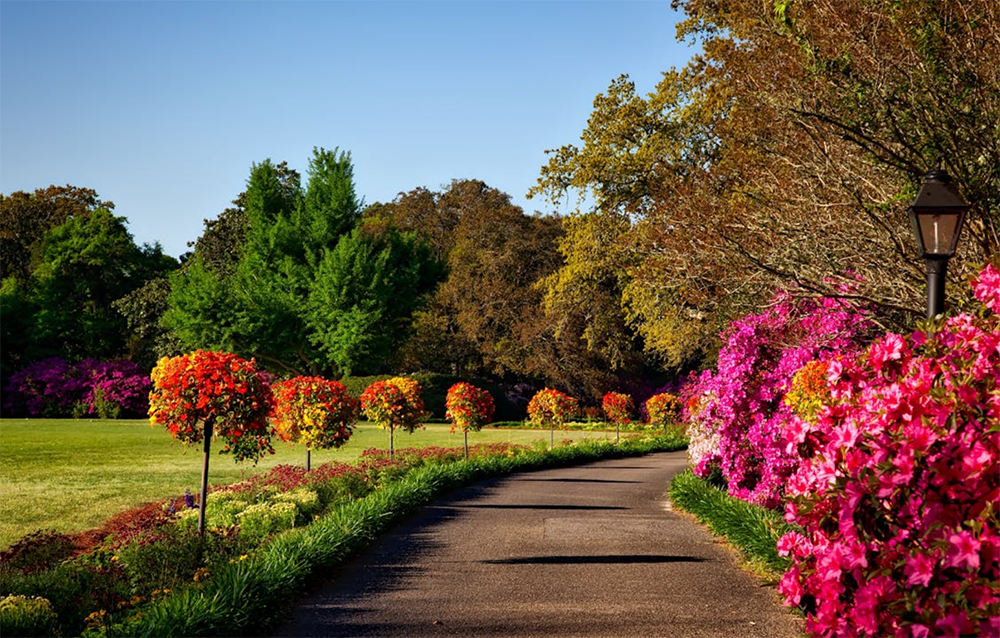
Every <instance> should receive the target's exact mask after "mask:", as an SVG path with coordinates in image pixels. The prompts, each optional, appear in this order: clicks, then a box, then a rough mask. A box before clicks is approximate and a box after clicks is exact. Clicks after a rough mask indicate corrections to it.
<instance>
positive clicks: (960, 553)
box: [945, 529, 980, 570]
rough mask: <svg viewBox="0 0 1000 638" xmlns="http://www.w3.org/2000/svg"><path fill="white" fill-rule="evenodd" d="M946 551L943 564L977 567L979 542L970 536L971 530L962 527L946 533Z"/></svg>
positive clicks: (968, 567)
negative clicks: (947, 546) (948, 545)
mask: <svg viewBox="0 0 1000 638" xmlns="http://www.w3.org/2000/svg"><path fill="white" fill-rule="evenodd" d="M948 543H949V544H950V547H949V548H948V553H947V554H946V555H945V565H947V566H948V567H958V568H960V569H961V568H965V569H970V570H971V569H979V548H980V543H979V541H978V540H976V538H974V537H973V536H972V532H970V531H969V530H966V529H963V530H962V531H960V532H957V533H952V534H949V535H948Z"/></svg>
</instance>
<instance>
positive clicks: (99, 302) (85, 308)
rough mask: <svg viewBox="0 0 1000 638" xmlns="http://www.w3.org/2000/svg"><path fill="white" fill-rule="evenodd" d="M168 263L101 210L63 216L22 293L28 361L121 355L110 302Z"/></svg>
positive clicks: (124, 337) (123, 336) (125, 336)
mask: <svg viewBox="0 0 1000 638" xmlns="http://www.w3.org/2000/svg"><path fill="white" fill-rule="evenodd" d="M176 265H177V262H176V260H175V259H173V258H172V257H169V256H166V255H164V254H163V251H162V250H161V248H160V246H159V245H152V246H150V245H144V246H137V245H136V244H135V242H134V241H133V239H132V235H131V234H130V233H129V232H128V230H127V228H126V227H125V218H124V217H115V216H114V215H113V214H112V213H111V212H110V211H108V210H107V209H102V208H99V209H97V210H94V211H91V212H90V213H89V214H88V215H87V216H85V217H83V216H73V217H70V218H69V219H68V220H67V221H65V222H64V223H62V224H60V225H58V226H56V227H55V228H53V229H52V230H50V231H49V232H48V233H46V234H45V236H44V237H43V239H42V242H41V247H40V253H39V258H38V265H37V266H36V267H35V269H34V272H33V273H32V278H31V280H30V282H29V286H28V288H27V289H26V290H25V298H26V300H27V302H28V304H29V307H30V310H29V312H30V315H31V319H30V321H29V324H30V330H29V334H28V335H27V336H28V343H27V344H25V348H26V349H27V351H28V352H27V354H28V356H29V358H39V357H42V356H62V357H65V358H68V359H77V358H87V357H94V358H112V357H118V356H122V355H124V354H127V348H126V344H127V343H128V340H129V332H128V328H127V325H126V322H125V320H124V318H123V317H122V315H121V314H119V313H118V312H117V311H116V310H115V309H114V307H113V304H114V302H116V301H117V300H119V299H121V298H122V297H125V296H126V295H128V294H129V293H131V292H132V291H133V290H135V289H136V288H139V287H140V286H141V285H143V283H144V282H146V281H147V280H150V279H154V278H157V277H161V276H163V275H164V274H165V273H167V272H169V271H171V270H172V269H174V268H175V267H176ZM21 311H22V312H24V311H25V308H22V309H21ZM5 314H6V312H5ZM5 319H6V317H5ZM7 345H8V344H5V346H7Z"/></svg>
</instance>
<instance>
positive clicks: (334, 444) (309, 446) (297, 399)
mask: <svg viewBox="0 0 1000 638" xmlns="http://www.w3.org/2000/svg"><path fill="white" fill-rule="evenodd" d="M273 390H274V400H275V406H274V413H273V414H272V415H271V417H272V421H273V423H274V429H275V431H276V432H277V433H278V436H280V437H281V438H282V439H283V440H285V441H289V442H292V443H303V444H305V446H306V470H307V471H308V470H310V469H312V467H311V466H312V450H313V449H314V448H315V449H321V450H326V449H330V448H338V447H340V446H341V445H343V444H345V443H347V440H348V439H350V438H351V434H352V433H353V431H354V430H353V426H354V423H355V422H357V420H358V401H357V399H355V398H354V397H352V396H351V395H350V394H348V393H347V388H345V387H344V384H342V383H340V382H338V381H327V380H326V379H323V378H322V377H293V378H291V379H288V380H287V381H281V382H279V383H276V384H274V386H273Z"/></svg>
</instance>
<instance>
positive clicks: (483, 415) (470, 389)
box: [444, 382, 496, 458]
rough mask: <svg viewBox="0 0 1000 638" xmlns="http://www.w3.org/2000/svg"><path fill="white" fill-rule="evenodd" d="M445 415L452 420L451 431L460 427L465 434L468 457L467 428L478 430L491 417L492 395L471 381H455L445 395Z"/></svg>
mask: <svg viewBox="0 0 1000 638" xmlns="http://www.w3.org/2000/svg"><path fill="white" fill-rule="evenodd" d="M444 404H445V413H444V415H445V417H446V418H447V419H448V420H449V421H451V422H452V426H451V431H452V432H454V431H455V428H461V430H462V434H463V435H464V436H465V458H469V430H473V431H475V432H478V431H479V430H481V429H483V426H484V425H485V424H487V423H489V421H490V419H491V418H493V412H494V411H495V410H496V405H495V404H494V403H493V396H492V395H490V393H489V392H487V391H486V390H483V389H482V388H477V387H476V386H474V385H472V384H471V383H464V382H462V383H456V384H455V385H453V386H451V387H450V388H448V395H447V396H446V397H445V402H444Z"/></svg>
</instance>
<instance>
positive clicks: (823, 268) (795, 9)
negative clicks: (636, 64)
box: [533, 0, 1000, 354]
mask: <svg viewBox="0 0 1000 638" xmlns="http://www.w3.org/2000/svg"><path fill="white" fill-rule="evenodd" d="M679 4H681V5H682V6H683V9H684V11H685V12H686V14H687V16H688V19H687V21H686V22H685V23H684V24H683V25H681V27H680V33H681V35H682V36H684V37H688V38H690V39H693V40H696V41H699V42H700V43H701V44H702V46H703V53H702V54H701V55H699V56H698V57H696V58H695V59H694V60H693V61H692V62H691V63H690V64H689V65H688V66H687V67H685V68H684V69H681V70H679V71H678V70H672V71H670V72H667V73H665V74H664V77H663V80H662V81H661V82H660V84H659V85H658V86H657V87H656V89H655V91H653V92H652V93H650V94H649V95H648V96H640V95H638V94H637V93H636V91H635V86H634V85H633V84H632V83H631V82H629V81H628V80H627V78H620V79H618V80H616V81H615V82H613V83H612V84H611V86H610V87H609V89H608V91H607V92H606V93H605V94H603V95H601V96H599V97H598V99H597V100H595V103H594V112H593V113H592V115H591V118H590V120H589V122H588V125H587V128H586V130H585V131H584V133H583V135H582V142H583V143H582V144H581V145H580V146H573V145H568V146H565V147H562V148H560V149H557V150H555V151H553V152H552V155H551V158H550V161H549V163H548V164H547V165H546V166H545V167H544V168H543V169H542V174H541V177H540V179H539V184H538V187H537V188H536V189H535V190H534V191H533V193H534V194H543V195H545V196H547V197H549V198H552V199H560V198H562V197H565V196H566V195H567V194H568V193H570V192H573V191H576V190H580V189H582V190H583V191H585V192H589V193H590V194H591V195H592V196H593V201H594V202H595V206H594V212H596V213H597V214H600V215H612V216H620V215H626V216H628V218H629V220H630V228H629V231H628V232H627V233H625V234H623V235H622V238H623V240H622V242H621V244H620V245H621V246H622V247H623V249H626V250H628V251H631V252H632V253H633V256H634V259H633V260H632V261H631V265H630V266H629V276H630V277H631V279H632V281H633V282H636V285H638V286H639V287H638V288H632V289H631V290H630V289H629V288H626V290H625V294H623V304H624V305H625V307H626V310H627V312H628V313H629V315H630V316H632V317H633V318H634V320H635V321H637V322H638V325H639V327H640V328H641V330H642V331H643V333H644V335H646V336H647V338H646V344H647V347H652V348H655V349H656V350H657V351H659V352H660V353H661V354H669V353H671V352H679V350H680V348H679V345H680V343H681V341H683V340H687V339H690V338H692V337H696V338H700V337H698V335H703V334H705V332H706V331H712V330H714V329H715V327H716V326H718V325H719V323H720V322H721V320H722V319H723V318H724V317H725V316H726V315H730V314H733V313H740V312H745V311H746V310H747V309H748V308H752V307H754V306H755V305H756V304H758V303H760V301H761V300H762V299H763V298H764V296H765V295H766V294H767V292H768V291H769V290H770V289H772V288H773V287H774V286H775V285H776V284H778V283H782V282H783V283H792V284H795V285H797V287H798V291H799V293H800V294H808V295H820V294H823V295H830V294H833V295H838V294H839V295H846V296H847V297H848V298H852V299H855V300H857V301H858V302H860V303H865V304H869V305H873V306H874V307H876V308H878V309H879V310H880V317H881V320H882V321H883V322H885V323H888V324H894V325H896V326H897V327H905V326H907V325H912V320H913V319H914V318H915V317H918V316H920V315H921V314H922V308H923V305H924V304H923V298H924V268H923V264H922V263H921V261H920V260H919V259H918V258H917V255H916V251H915V247H914V243H913V240H912V238H911V233H910V229H909V225H908V220H907V217H906V214H905V209H906V207H907V205H908V204H909V203H910V202H911V201H912V200H913V197H914V195H915V193H916V189H917V187H918V185H919V183H920V180H921V179H922V177H923V175H924V173H925V172H927V171H928V170H929V169H930V168H932V167H933V166H934V165H935V163H936V160H937V158H938V157H940V156H943V162H944V167H945V168H946V169H947V170H948V171H949V172H950V173H951V174H952V176H953V177H954V178H955V182H956V184H957V185H958V187H959V189H960V190H961V192H962V193H963V195H964V196H965V198H966V199H967V200H968V201H969V203H970V204H972V211H971V213H970V216H969V225H968V227H967V232H966V236H965V238H964V240H963V244H962V247H961V248H960V254H959V255H958V256H957V258H956V259H955V260H954V261H953V262H952V266H951V268H950V273H951V275H952V276H953V277H954V278H955V279H961V278H962V277H964V276H965V275H967V274H968V273H969V272H971V270H972V269H973V268H974V264H975V263H977V262H981V261H983V260H984V259H988V260H996V259H997V255H998V243H1000V242H998V230H1000V196H998V193H1000V168H998V167H1000V147H998V145H997V144H996V139H997V135H998V132H1000V65H998V64H997V60H998V59H1000V37H998V35H1000V11H998V10H997V6H996V3H995V2H990V1H989V0H971V1H970V2H964V3H951V2H946V3H938V2H930V1H923V0H912V1H907V2H890V1H888V0H886V1H881V0H880V1H876V2H868V1H866V0H844V1H838V2H832V1H830V0H826V1H818V2H793V1H781V2H773V3H763V4H762V3H759V2H755V1H752V0H734V1H732V2H725V3H719V2H714V1H712V0H690V1H688V2H682V3H679ZM845 285H847V286H848V288H847V289H848V290H850V292H848V293H845ZM950 289H951V290H960V289H961V287H960V286H951V287H950ZM952 302H953V303H956V304H957V303H961V300H960V299H958V298H956V299H953V300H952Z"/></svg>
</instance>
